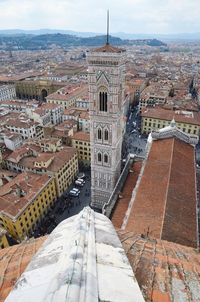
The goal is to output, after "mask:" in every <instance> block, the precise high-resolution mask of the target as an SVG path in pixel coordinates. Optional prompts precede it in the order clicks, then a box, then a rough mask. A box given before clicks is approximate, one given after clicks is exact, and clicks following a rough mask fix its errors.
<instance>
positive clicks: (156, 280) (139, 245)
mask: <svg viewBox="0 0 200 302" xmlns="http://www.w3.org/2000/svg"><path fill="white" fill-rule="evenodd" d="M117 233H118V236H119V238H120V240H121V242H122V245H123V248H124V250H125V251H126V254H127V256H128V259H129V261H130V264H131V266H132V269H133V272H134V273H135V277H136V279H137V281H138V283H139V286H140V289H141V291H142V293H143V296H144V298H145V301H149V302H175V301H176V302H188V301H191V302H197V301H199V300H200V282H199V272H200V253H199V251H197V250H195V249H193V248H190V247H186V246H183V245H179V244H176V243H172V242H168V241H165V240H151V239H149V238H142V237H141V236H140V235H138V234H134V233H132V232H127V231H123V230H119V231H118V232H117Z"/></svg>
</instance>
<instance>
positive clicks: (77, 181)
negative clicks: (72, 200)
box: [75, 180, 84, 187]
mask: <svg viewBox="0 0 200 302" xmlns="http://www.w3.org/2000/svg"><path fill="white" fill-rule="evenodd" d="M75 185H77V186H79V187H83V186H84V183H83V182H82V181H79V180H76V181H75Z"/></svg>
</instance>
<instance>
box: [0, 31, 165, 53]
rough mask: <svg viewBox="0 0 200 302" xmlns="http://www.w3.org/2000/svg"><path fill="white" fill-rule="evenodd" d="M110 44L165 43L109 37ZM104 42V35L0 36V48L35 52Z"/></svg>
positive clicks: (155, 40) (98, 44) (153, 44)
mask: <svg viewBox="0 0 200 302" xmlns="http://www.w3.org/2000/svg"><path fill="white" fill-rule="evenodd" d="M109 40H110V43H111V44H113V45H117V46H122V45H149V46H166V44H165V43H163V42H161V41H159V40H157V39H140V40H128V39H126V40H122V39H121V38H118V37H113V36H110V37H109ZM105 41H106V36H105V35H99V36H95V37H87V38H86V37H78V36H75V35H69V34H60V33H55V34H42V35H34V34H24V33H18V34H13V33H12V34H9V35H8V34H7V35H6V34H5V33H4V34H0V46H1V47H2V46H3V45H6V48H7V49H9V50H16V49H24V50H37V49H49V48H51V46H52V45H59V46H61V47H63V48H68V47H70V46H100V45H103V44H104V43H105Z"/></svg>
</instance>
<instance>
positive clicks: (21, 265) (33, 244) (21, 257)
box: [0, 236, 47, 302]
mask: <svg viewBox="0 0 200 302" xmlns="http://www.w3.org/2000/svg"><path fill="white" fill-rule="evenodd" d="M46 239H47V237H45V236H44V237H40V238H38V239H30V240H29V241H28V242H24V243H21V244H18V245H14V246H11V247H8V248H4V249H1V250H0V259H1V261H0V276H1V281H0V302H4V301H5V299H6V297H7V296H8V294H9V293H10V291H11V290H12V289H13V287H14V285H15V282H16V281H17V280H18V279H19V277H20V276H21V274H22V273H23V272H24V270H25V269H26V267H27V265H28V264H29V262H30V261H31V260H32V258H33V256H34V255H35V253H36V252H37V251H38V249H39V248H40V247H41V245H42V244H43V242H44V241H45V240H46Z"/></svg>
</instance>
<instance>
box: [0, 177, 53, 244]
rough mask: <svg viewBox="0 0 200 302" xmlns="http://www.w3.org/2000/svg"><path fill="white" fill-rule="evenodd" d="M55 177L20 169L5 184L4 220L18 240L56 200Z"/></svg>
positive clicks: (0, 204)
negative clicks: (22, 171)
mask: <svg viewBox="0 0 200 302" xmlns="http://www.w3.org/2000/svg"><path fill="white" fill-rule="evenodd" d="M56 198H57V195H56V187H55V180H54V178H53V177H49V176H48V175H37V174H33V173H29V172H24V173H20V174H19V175H17V176H16V177H15V178H14V179H13V180H11V181H10V182H8V183H7V184H5V185H3V186H1V190H0V224H1V227H3V228H4V229H5V230H6V231H7V232H8V234H10V235H11V236H12V237H13V238H14V239H15V240H18V241H22V240H23V239H25V238H26V237H29V236H31V233H32V231H33V229H34V228H35V226H36V225H37V223H38V222H40V220H41V219H42V218H43V217H44V216H45V215H46V213H47V212H48V209H49V208H50V206H52V205H53V203H54V202H55V201H56Z"/></svg>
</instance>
